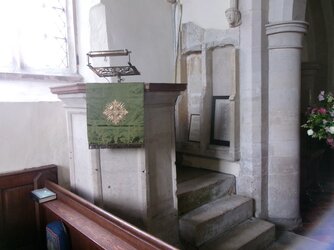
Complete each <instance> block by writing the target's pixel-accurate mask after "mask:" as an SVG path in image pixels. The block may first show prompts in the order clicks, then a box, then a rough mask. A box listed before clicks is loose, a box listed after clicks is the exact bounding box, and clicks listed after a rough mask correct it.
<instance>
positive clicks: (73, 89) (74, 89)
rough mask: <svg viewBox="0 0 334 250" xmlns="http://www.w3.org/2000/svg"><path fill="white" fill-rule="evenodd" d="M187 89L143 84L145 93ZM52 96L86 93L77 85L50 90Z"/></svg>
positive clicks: (168, 84) (181, 86)
mask: <svg viewBox="0 0 334 250" xmlns="http://www.w3.org/2000/svg"><path fill="white" fill-rule="evenodd" d="M186 88H187V84H184V83H176V84H172V83H145V92H172V91H176V92H179V91H184V90H186ZM50 90H51V93H52V94H56V95H67V94H80V93H86V84H85V83H77V84H74V85H66V86H59V87H53V88H50Z"/></svg>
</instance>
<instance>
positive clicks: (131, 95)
mask: <svg viewBox="0 0 334 250" xmlns="http://www.w3.org/2000/svg"><path fill="white" fill-rule="evenodd" d="M86 101H87V130H88V143H89V148H91V149H93V148H126V147H141V146H142V145H143V144H144V83H106V84H104V83H88V84H86Z"/></svg>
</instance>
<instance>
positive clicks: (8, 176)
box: [0, 165, 58, 249]
mask: <svg viewBox="0 0 334 250" xmlns="http://www.w3.org/2000/svg"><path fill="white" fill-rule="evenodd" d="M47 179H50V180H52V181H54V182H57V181H58V175H57V166H55V165H47V166H43V167H38V168H30V169H24V170H21V171H15V172H10V173H3V174H0V249H38V246H39V243H40V242H39V241H38V239H39V225H38V223H39V220H38V217H39V215H38V214H39V212H38V209H36V207H35V203H34V202H33V200H32V199H31V198H30V192H31V191H32V190H33V189H35V188H40V187H43V186H44V183H45V180H47Z"/></svg>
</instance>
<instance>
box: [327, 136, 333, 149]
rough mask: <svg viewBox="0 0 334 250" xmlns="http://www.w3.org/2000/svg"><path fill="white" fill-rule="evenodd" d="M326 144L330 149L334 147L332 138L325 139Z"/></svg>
mask: <svg viewBox="0 0 334 250" xmlns="http://www.w3.org/2000/svg"><path fill="white" fill-rule="evenodd" d="M327 144H328V145H330V146H331V147H334V139H333V138H330V137H329V138H327Z"/></svg>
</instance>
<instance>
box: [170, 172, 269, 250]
mask: <svg viewBox="0 0 334 250" xmlns="http://www.w3.org/2000/svg"><path fill="white" fill-rule="evenodd" d="M177 174H178V191H177V195H178V205H179V215H180V218H179V225H180V236H181V240H182V244H183V249H185V250H188V249H189V250H192V249H200V250H206V249H210V250H214V249H216V250H232V249H247V250H257V249H266V248H267V247H268V246H269V245H270V244H271V243H272V242H273V241H274V239H275V226H274V225H273V224H271V223H269V222H266V221H263V220H260V219H256V218H253V217H252V215H253V200H252V199H250V198H247V197H243V196H240V195H236V194H235V177H234V176H232V175H227V174H221V173H215V172H212V171H208V170H202V169H193V168H186V167H182V168H179V169H178V173H177Z"/></svg>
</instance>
